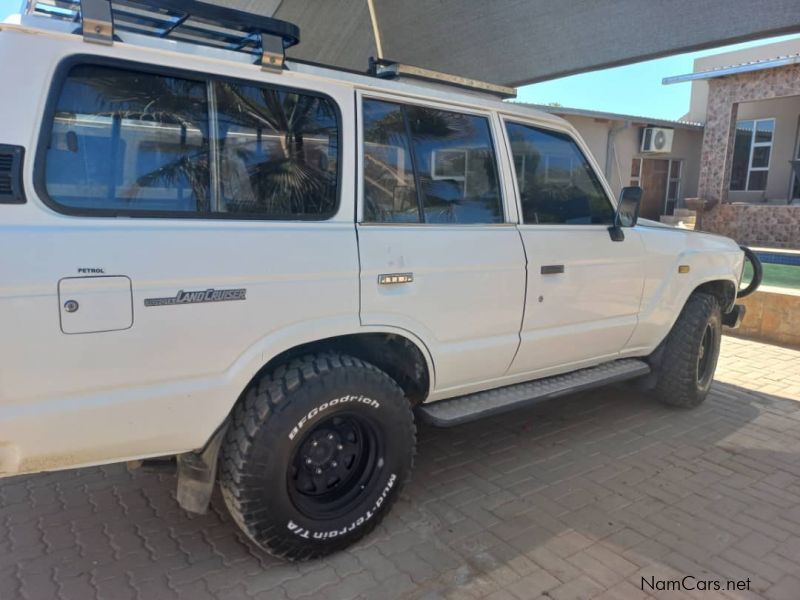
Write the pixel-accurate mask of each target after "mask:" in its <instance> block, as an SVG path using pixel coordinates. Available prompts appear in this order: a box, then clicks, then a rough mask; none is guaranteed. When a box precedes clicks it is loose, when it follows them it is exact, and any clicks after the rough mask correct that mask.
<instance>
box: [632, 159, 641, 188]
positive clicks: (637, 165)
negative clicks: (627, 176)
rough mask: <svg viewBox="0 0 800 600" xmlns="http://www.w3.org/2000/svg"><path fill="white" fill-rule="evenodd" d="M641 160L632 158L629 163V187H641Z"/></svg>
mask: <svg viewBox="0 0 800 600" xmlns="http://www.w3.org/2000/svg"><path fill="white" fill-rule="evenodd" d="M641 182H642V159H641V158H634V159H633V161H631V185H632V186H634V187H641V185H642V183H641Z"/></svg>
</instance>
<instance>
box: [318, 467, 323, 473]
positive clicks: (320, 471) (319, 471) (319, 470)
mask: <svg viewBox="0 0 800 600" xmlns="http://www.w3.org/2000/svg"><path fill="white" fill-rule="evenodd" d="M317 475H322V469H320V468H319V467H317Z"/></svg>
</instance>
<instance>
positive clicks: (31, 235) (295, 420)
mask: <svg viewBox="0 0 800 600" xmlns="http://www.w3.org/2000/svg"><path fill="white" fill-rule="evenodd" d="M50 4H52V5H53V6H50ZM56 4H57V5H56ZM120 4H123V6H122V7H121V8H120V6H119V5H120ZM134 5H135V6H134ZM70 7H72V8H70ZM187 13H191V16H190V17H189V18H184V17H186V14H187ZM298 35H299V34H298V32H297V28H296V27H294V26H292V25H290V24H288V23H284V22H280V21H275V20H273V19H269V18H260V17H256V16H253V15H246V14H244V13H239V12H237V11H233V10H229V9H221V8H219V7H214V6H209V5H203V4H200V3H196V2H190V1H179V0H170V1H163V2H154V1H150V0H137V1H136V2H131V0H126V1H125V2H123V3H120V2H116V0H115V1H114V2H113V3H109V1H108V0H82V1H80V0H60V1H59V2H57V3H55V2H50V3H48V1H47V0H41V1H39V2H34V3H32V8H31V9H30V10H29V11H27V13H26V14H24V15H17V16H16V17H13V18H11V19H9V20H8V22H7V23H5V24H3V25H2V26H0V56H2V57H3V59H4V60H3V61H2V62H0V76H1V78H2V80H3V81H5V82H6V83H5V85H6V92H5V93H3V94H0V144H2V146H1V147H0V256H1V257H2V260H1V261H0V282H1V283H0V331H2V342H0V475H3V476H9V475H14V474H19V473H34V472H39V471H50V470H57V469H67V468H72V467H78V466H85V465H98V464H103V463H110V462H117V461H134V460H139V459H146V458H151V457H164V456H176V457H177V472H178V493H177V497H178V501H179V502H180V503H181V505H182V506H184V507H185V508H187V509H188V510H192V511H196V512H202V511H204V510H205V509H206V506H207V504H208V500H209V497H210V494H211V491H212V488H213V485H214V483H215V481H216V480H219V484H220V486H221V488H222V491H223V495H224V498H225V501H226V502H227V505H228V507H229V509H230V511H231V513H232V514H233V516H234V518H235V520H236V522H237V523H238V524H239V525H240V526H241V527H242V529H243V530H244V531H245V532H246V534H247V535H248V536H249V537H250V538H251V539H252V540H253V541H254V542H255V543H256V544H258V545H259V546H260V547H262V548H264V549H265V550H267V551H269V552H271V553H274V554H276V555H279V556H283V557H287V558H290V559H302V558H310V557H316V556H321V555H323V554H326V553H329V552H331V551H334V550H336V549H339V548H342V547H344V546H347V545H348V544H350V543H352V542H353V541H354V540H357V539H359V538H360V537H362V536H363V535H365V534H366V533H367V532H369V531H370V530H371V529H372V528H373V527H375V525H376V523H378V521H379V520H380V518H381V517H382V516H383V515H385V514H386V511H387V510H388V509H389V506H390V505H391V504H392V503H393V501H394V500H395V499H396V498H397V495H398V493H399V490H400V488H401V486H402V485H403V482H404V481H405V480H406V479H407V477H408V476H409V472H410V470H411V464H412V457H413V455H414V444H415V425H414V421H415V414H416V417H417V418H418V419H422V420H427V421H429V422H432V423H434V424H437V425H445V426H446V425H454V424H459V423H463V422H465V421H468V420H471V419H477V418H480V417H482V416H485V415H488V414H496V413H498V412H501V411H506V410H510V409H513V408H516V407H519V406H524V405H527V404H529V403H531V402H534V401H537V400H541V399H543V398H552V397H554V396H557V395H561V394H565V393H568V392H572V391H575V390H579V389H586V388H589V387H592V386H597V385H602V384H606V383H609V382H614V381H620V380H624V379H632V378H642V388H643V389H645V388H649V389H652V390H654V394H655V395H656V396H657V397H658V398H660V400H661V401H663V402H665V403H667V404H670V405H674V406H681V407H690V406H694V405H696V404H698V403H700V402H701V401H702V400H703V399H704V397H705V396H706V394H707V393H708V390H709V386H710V385H711V381H712V377H713V375H714V369H715V366H716V362H717V356H718V353H719V347H720V332H721V327H722V326H723V325H729V326H736V325H737V324H738V322H739V320H740V318H741V316H742V313H743V311H742V309H741V307H740V306H738V305H736V304H735V300H736V297H737V292H738V291H739V286H740V278H741V274H742V271H743V265H744V262H745V254H744V253H743V251H742V249H740V248H739V246H737V244H736V243H734V242H733V241H732V240H729V239H726V238H723V237H719V236H714V235H707V234H702V233H695V232H691V231H684V230H680V229H673V228H668V227H664V226H660V225H658V224H656V223H650V222H647V223H644V222H642V221H639V222H638V223H637V213H638V197H639V194H640V192H641V190H639V189H638V188H626V189H625V190H623V193H622V195H621V198H620V200H618V201H617V200H616V199H615V198H613V197H612V194H611V192H610V189H609V187H608V185H607V184H606V182H605V181H604V180H603V177H602V176H601V175H600V173H599V171H598V168H597V165H596V164H595V162H594V160H593V159H592V157H591V156H590V154H589V153H588V152H587V149H586V146H585V145H584V143H583V142H582V141H581V139H580V137H579V136H578V134H577V133H576V132H575V130H574V129H573V128H572V127H571V126H570V125H569V124H568V123H566V122H564V121H563V120H560V119H558V118H555V117H553V116H551V115H548V114H545V113H542V112H537V111H534V110H530V109H528V108H525V107H522V106H516V105H514V104H509V103H503V102H501V101H499V100H498V99H496V98H495V97H494V96H493V95H492V94H494V93H502V92H504V91H505V90H504V89H501V88H499V87H498V86H492V85H489V84H482V83H480V82H475V81H470V80H462V79H459V78H455V77H444V76H442V77H443V78H444V79H447V80H448V81H449V82H450V83H449V84H443V83H441V82H438V83H431V82H430V81H422V80H421V79H420V78H422V79H435V78H437V77H438V76H437V75H436V74H434V73H431V72H425V71H422V70H419V69H413V68H407V67H404V66H402V65H397V64H392V63H387V62H385V61H378V62H376V63H374V64H373V67H372V72H371V74H357V73H352V72H346V71H338V70H334V69H330V68H324V67H320V66H316V65H310V64H305V63H300V62H286V63H284V59H283V49H284V47H288V46H290V45H291V44H293V43H296V42H297V41H298ZM392 75H394V76H395V77H394V78H392V77H391V76H392ZM398 75H399V76H398ZM404 75H409V76H410V77H411V79H413V80H412V81H408V80H407V79H405V77H404ZM751 260H752V259H751ZM757 284H758V282H757V281H755V282H754V284H752V285H751V286H750V289H753V287H754V286H757ZM740 295H741V294H740Z"/></svg>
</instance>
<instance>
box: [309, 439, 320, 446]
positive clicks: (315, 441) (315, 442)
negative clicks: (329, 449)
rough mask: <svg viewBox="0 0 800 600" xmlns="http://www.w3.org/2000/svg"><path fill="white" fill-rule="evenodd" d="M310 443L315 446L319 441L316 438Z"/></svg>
mask: <svg viewBox="0 0 800 600" xmlns="http://www.w3.org/2000/svg"><path fill="white" fill-rule="evenodd" d="M311 445H312V446H314V448H316V447H317V446H318V445H319V442H318V441H317V440H314V441H313V442H311Z"/></svg>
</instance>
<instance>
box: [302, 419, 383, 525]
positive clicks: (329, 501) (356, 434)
mask: <svg viewBox="0 0 800 600" xmlns="http://www.w3.org/2000/svg"><path fill="white" fill-rule="evenodd" d="M383 451H384V449H383V447H382V441H381V438H380V435H379V433H378V428H377V427H376V426H375V424H374V423H372V422H371V420H370V419H368V418H364V417H361V416H359V415H357V414H343V415H341V416H335V417H330V418H328V419H325V420H323V421H321V422H320V423H319V424H318V425H317V426H316V427H315V428H314V429H313V430H312V431H309V432H308V434H306V436H305V437H304V439H303V440H302V441H301V442H300V446H299V447H298V448H297V450H296V451H295V455H294V458H293V459H292V462H291V465H290V467H289V471H288V473H287V475H288V482H287V487H288V489H289V495H290V497H291V499H292V502H293V503H294V505H295V506H296V507H297V509H298V510H299V511H300V512H302V513H303V514H305V515H306V516H308V517H309V518H311V519H325V518H332V517H337V516H340V515H341V514H342V512H343V511H345V512H346V511H347V509H348V507H349V506H350V504H351V503H352V502H353V499H354V498H356V497H357V496H358V495H359V494H360V493H362V492H363V490H364V489H366V488H368V487H370V486H371V485H372V483H373V481H374V480H375V478H376V477H377V476H378V475H379V474H380V467H381V466H382V465H381V464H380V460H381V458H380V457H381V456H383Z"/></svg>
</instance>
